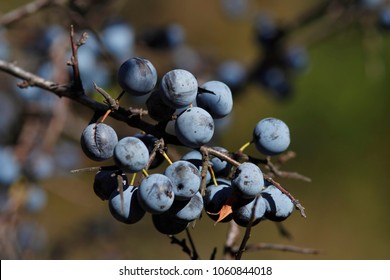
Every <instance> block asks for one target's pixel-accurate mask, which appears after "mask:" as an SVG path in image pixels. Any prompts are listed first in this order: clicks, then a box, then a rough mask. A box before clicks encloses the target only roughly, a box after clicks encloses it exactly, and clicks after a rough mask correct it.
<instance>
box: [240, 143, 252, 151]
mask: <svg viewBox="0 0 390 280" xmlns="http://www.w3.org/2000/svg"><path fill="white" fill-rule="evenodd" d="M252 143H253V142H252V141H249V142H246V143H245V144H244V145H242V146H241V148H240V149H238V151H240V152H243V151H244V150H245V149H246V148H248V147H249V146H250V145H251V144H252Z"/></svg>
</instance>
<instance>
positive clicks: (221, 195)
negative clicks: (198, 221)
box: [204, 180, 234, 223]
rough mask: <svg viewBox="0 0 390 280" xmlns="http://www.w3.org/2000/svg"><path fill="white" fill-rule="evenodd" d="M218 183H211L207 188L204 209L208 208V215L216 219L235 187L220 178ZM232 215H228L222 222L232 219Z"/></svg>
mask: <svg viewBox="0 0 390 280" xmlns="http://www.w3.org/2000/svg"><path fill="white" fill-rule="evenodd" d="M217 182H218V185H217V186H216V185H214V184H210V185H208V186H207V188H206V193H205V196H204V209H205V210H206V213H207V215H208V216H209V217H210V218H211V219H212V220H214V221H217V220H218V217H219V215H217V213H219V211H220V210H221V209H222V206H224V205H225V204H226V203H227V202H228V200H229V198H230V197H231V196H232V194H233V191H234V190H233V188H232V186H231V185H230V182H228V181H221V180H218V181H217ZM232 218H233V217H232V215H231V214H230V215H228V216H227V217H225V218H224V219H223V220H222V221H221V222H222V223H225V222H228V221H230V220H232Z"/></svg>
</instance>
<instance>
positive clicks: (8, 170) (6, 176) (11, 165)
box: [0, 146, 21, 187]
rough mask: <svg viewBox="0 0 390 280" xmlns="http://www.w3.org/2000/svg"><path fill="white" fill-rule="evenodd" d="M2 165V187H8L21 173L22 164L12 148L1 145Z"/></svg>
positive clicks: (0, 162)
mask: <svg viewBox="0 0 390 280" xmlns="http://www.w3.org/2000/svg"><path fill="white" fill-rule="evenodd" d="M0 166H1V168H0V187H1V186H5V187H8V186H10V185H12V184H13V183H14V182H15V181H16V180H17V179H18V177H19V176H20V174H21V167H20V164H19V162H18V160H17V158H16V157H15V154H14V153H13V151H12V150H11V149H10V148H6V147H1V146H0Z"/></svg>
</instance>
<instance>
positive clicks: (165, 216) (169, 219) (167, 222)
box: [152, 212, 188, 235]
mask: <svg viewBox="0 0 390 280" xmlns="http://www.w3.org/2000/svg"><path fill="white" fill-rule="evenodd" d="M152 222H153V225H154V227H155V228H156V229H157V230H158V231H159V232H160V233H162V234H168V235H173V234H178V233H180V232H182V231H184V230H185V229H186V228H187V226H188V222H187V221H184V220H179V219H176V218H175V217H174V216H172V215H170V213H168V212H166V213H162V214H157V215H156V214H154V215H152Z"/></svg>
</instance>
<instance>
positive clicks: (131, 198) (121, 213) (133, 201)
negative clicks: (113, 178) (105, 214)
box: [108, 186, 145, 224]
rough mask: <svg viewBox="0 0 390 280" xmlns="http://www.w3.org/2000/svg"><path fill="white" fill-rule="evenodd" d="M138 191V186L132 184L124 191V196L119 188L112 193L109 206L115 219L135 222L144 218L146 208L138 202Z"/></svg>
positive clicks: (123, 221) (127, 222)
mask: <svg viewBox="0 0 390 280" xmlns="http://www.w3.org/2000/svg"><path fill="white" fill-rule="evenodd" d="M137 192H138V188H137V187H134V186H130V187H128V188H126V189H125V190H124V191H123V196H122V195H121V193H120V192H119V191H118V190H115V191H114V192H113V193H112V194H111V196H110V198H109V201H108V206H109V209H110V212H111V214H112V216H113V217H114V218H115V219H117V220H118V221H120V222H122V223H126V224H134V223H136V222H138V221H140V220H141V219H142V218H143V216H144V215H145V210H144V209H143V208H142V207H141V206H140V204H139V202H138V198H137ZM122 197H123V200H122Z"/></svg>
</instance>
